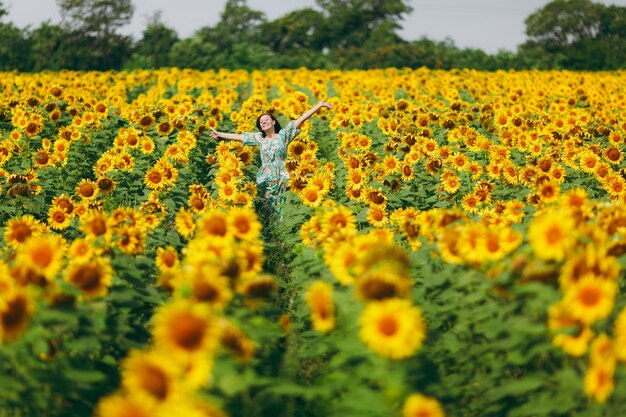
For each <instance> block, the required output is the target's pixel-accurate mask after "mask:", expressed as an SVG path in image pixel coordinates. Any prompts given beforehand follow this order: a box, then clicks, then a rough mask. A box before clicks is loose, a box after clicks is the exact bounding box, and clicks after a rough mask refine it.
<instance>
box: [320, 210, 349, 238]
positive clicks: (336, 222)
mask: <svg viewBox="0 0 626 417" xmlns="http://www.w3.org/2000/svg"><path fill="white" fill-rule="evenodd" d="M318 226H319V229H321V230H320V232H321V233H318V236H317V237H318V238H319V237H321V236H322V235H323V236H333V235H334V234H336V233H338V232H339V231H341V232H343V233H345V234H346V235H352V234H355V233H356V230H357V228H356V218H355V216H354V213H353V212H352V210H350V209H349V208H348V207H345V206H343V205H337V206H335V207H331V208H328V209H326V210H325V211H324V213H323V214H322V216H321V219H320V222H319V225H318Z"/></svg>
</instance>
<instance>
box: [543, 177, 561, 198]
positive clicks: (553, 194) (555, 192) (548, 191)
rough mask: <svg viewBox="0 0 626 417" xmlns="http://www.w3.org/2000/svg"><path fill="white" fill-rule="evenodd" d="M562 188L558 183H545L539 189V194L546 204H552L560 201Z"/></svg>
mask: <svg viewBox="0 0 626 417" xmlns="http://www.w3.org/2000/svg"><path fill="white" fill-rule="evenodd" d="M560 191H561V189H560V187H559V185H558V184H557V183H556V182H553V181H545V182H544V183H542V184H541V185H539V186H538V187H537V194H538V195H539V197H540V198H541V201H543V202H545V203H551V202H554V201H556V200H558V198H559V195H560Z"/></svg>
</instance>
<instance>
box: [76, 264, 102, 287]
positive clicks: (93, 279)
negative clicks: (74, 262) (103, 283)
mask: <svg viewBox="0 0 626 417" xmlns="http://www.w3.org/2000/svg"><path fill="white" fill-rule="evenodd" d="M100 278H101V275H100V269H99V268H98V267H95V266H93V265H83V266H82V267H81V268H80V269H79V270H78V271H76V273H74V274H73V275H72V278H71V281H72V282H73V283H75V284H76V285H77V286H78V287H79V288H80V289H81V290H84V291H89V290H93V289H96V288H98V286H99V285H100Z"/></svg>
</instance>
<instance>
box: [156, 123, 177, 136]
mask: <svg viewBox="0 0 626 417" xmlns="http://www.w3.org/2000/svg"><path fill="white" fill-rule="evenodd" d="M173 130H174V126H173V125H172V124H171V123H170V122H169V121H168V120H164V121H162V122H159V124H158V125H157V133H158V134H159V135H161V136H167V135H169V134H170V133H172V131H173Z"/></svg>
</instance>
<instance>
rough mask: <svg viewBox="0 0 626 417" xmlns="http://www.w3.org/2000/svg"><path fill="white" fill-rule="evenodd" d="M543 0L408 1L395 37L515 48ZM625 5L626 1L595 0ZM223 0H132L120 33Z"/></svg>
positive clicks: (43, 10)
mask: <svg viewBox="0 0 626 417" xmlns="http://www.w3.org/2000/svg"><path fill="white" fill-rule="evenodd" d="M0 1H3V2H4V5H5V7H6V8H7V9H8V10H9V15H8V17H5V18H4V21H10V22H12V23H13V24H15V25H16V26H18V27H20V28H25V27H27V26H30V27H31V28H36V27H37V26H39V24H41V23H42V22H44V21H46V20H50V21H51V22H53V23H58V22H60V16H59V12H58V7H57V2H56V0H0ZM548 2H549V1H548V0H409V4H410V5H411V6H412V7H413V12H412V13H411V15H409V16H407V17H406V18H405V20H404V21H403V22H402V24H403V29H402V30H401V31H400V36H402V38H404V39H406V40H409V41H411V40H417V39H419V38H421V37H427V38H429V39H431V40H435V41H443V40H445V39H446V38H450V39H452V40H453V41H454V44H455V45H456V46H457V47H459V48H479V49H482V50H483V51H485V52H487V53H495V52H497V51H498V50H500V49H505V50H509V51H515V50H516V48H517V46H518V45H519V44H521V43H522V42H524V41H525V40H526V35H525V33H524V30H525V28H526V26H525V25H524V20H525V19H526V17H528V15H530V14H532V13H534V12H535V11H537V10H538V9H540V8H541V7H543V6H544V5H545V4H547V3H548ZM595 2H596V3H604V4H607V5H610V4H613V5H619V6H626V0H613V1H597V0H596V1H595ZM225 3H226V1H225V0H133V4H134V5H135V13H134V15H133V20H132V22H131V23H130V24H129V25H128V26H126V27H124V28H122V29H120V32H121V33H124V34H129V35H132V36H133V37H134V38H135V39H140V38H141V33H142V31H143V29H144V28H145V27H146V25H147V21H148V19H149V17H150V16H152V15H153V14H154V12H156V11H158V10H160V11H161V12H162V17H161V19H162V21H163V22H164V23H165V24H166V25H168V26H170V27H172V28H173V29H175V30H176V32H177V33H178V36H179V37H181V38H187V37H189V36H191V35H192V34H193V33H194V32H196V31H197V30H198V29H199V28H201V27H204V26H214V25H215V24H216V23H217V22H218V21H219V18H220V14H221V12H222V11H223V9H224V4H225ZM247 4H248V7H250V8H251V9H254V10H260V11H262V12H263V13H265V17H266V19H268V20H274V19H276V18H278V17H280V16H282V15H284V14H285V13H288V12H290V11H293V10H297V9H302V8H305V7H312V8H317V5H316V3H315V0H248V1H247Z"/></svg>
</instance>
